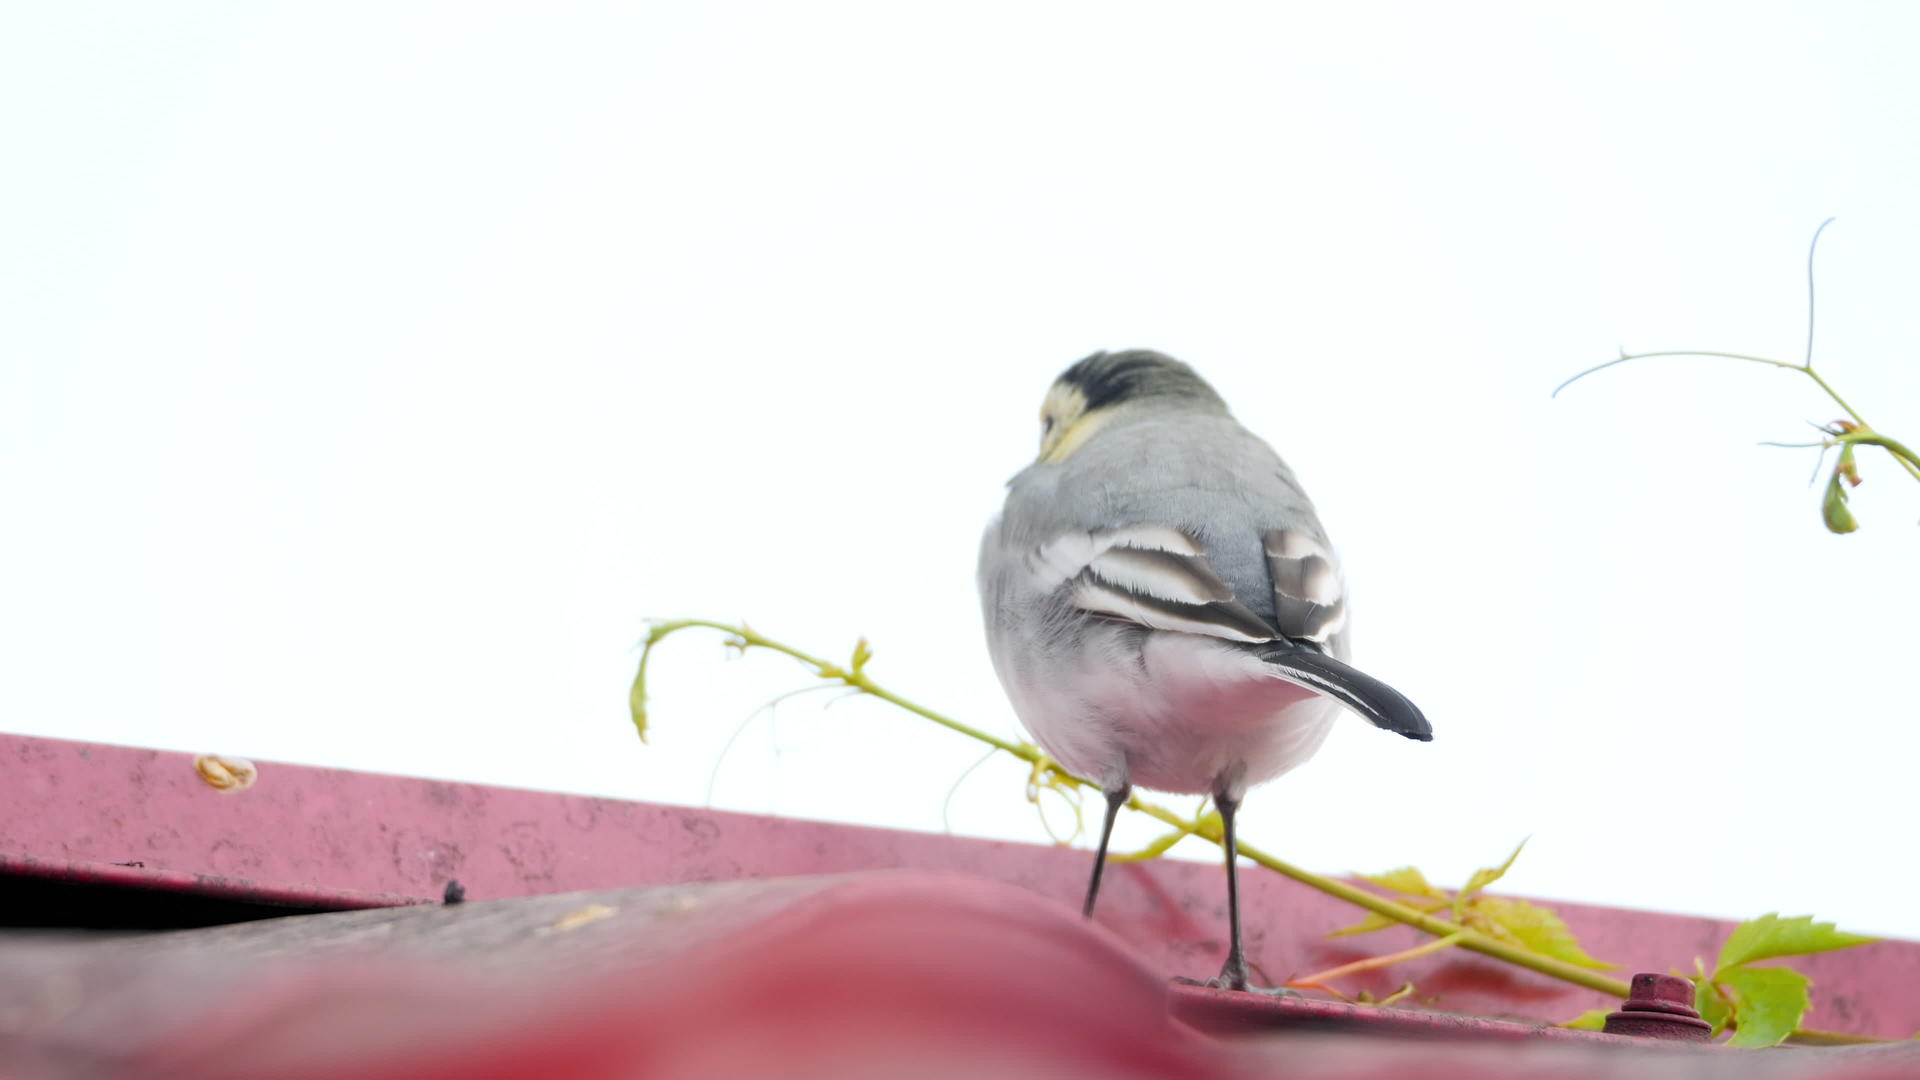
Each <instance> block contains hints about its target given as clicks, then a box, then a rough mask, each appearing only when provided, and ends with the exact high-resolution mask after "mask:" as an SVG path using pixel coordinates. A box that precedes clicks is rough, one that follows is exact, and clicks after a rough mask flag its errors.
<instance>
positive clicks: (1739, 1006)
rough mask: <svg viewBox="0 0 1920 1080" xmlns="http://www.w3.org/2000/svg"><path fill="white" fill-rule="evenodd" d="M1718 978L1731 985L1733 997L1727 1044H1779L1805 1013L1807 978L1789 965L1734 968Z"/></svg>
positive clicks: (1755, 1045)
mask: <svg viewBox="0 0 1920 1080" xmlns="http://www.w3.org/2000/svg"><path fill="white" fill-rule="evenodd" d="M1719 981H1720V982H1721V983H1723V984H1725V985H1726V986H1728V987H1731V988H1732V989H1733V993H1734V997H1735V1001H1734V1023H1735V1024H1736V1025H1737V1027H1736V1030H1735V1031H1734V1033H1733V1038H1732V1039H1730V1040H1728V1045H1729V1046H1744V1047H1747V1048H1749V1049H1758V1048H1760V1047H1766V1046H1778V1045H1780V1043H1781V1041H1782V1040H1784V1039H1785V1038H1786V1037H1787V1036H1788V1035H1791V1034H1793V1029H1794V1028H1796V1027H1799V1026H1800V1018H1801V1017H1802V1016H1805V1015H1806V1014H1807V1002H1808V1000H1809V999H1808V996H1807V987H1808V986H1809V985H1810V981H1809V980H1808V979H1807V977H1806V976H1805V975H1802V974H1800V973H1799V972H1797V971H1795V970H1793V969H1792V968H1781V967H1771V968H1755V967H1741V968H1734V969H1733V970H1732V971H1728V972H1725V973H1723V974H1722V975H1721V976H1720V977H1719Z"/></svg>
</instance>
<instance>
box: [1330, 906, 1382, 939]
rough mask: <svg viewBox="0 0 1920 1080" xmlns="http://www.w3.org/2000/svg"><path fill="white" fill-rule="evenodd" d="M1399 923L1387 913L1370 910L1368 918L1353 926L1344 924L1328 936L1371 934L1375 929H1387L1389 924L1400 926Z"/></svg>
mask: <svg viewBox="0 0 1920 1080" xmlns="http://www.w3.org/2000/svg"><path fill="white" fill-rule="evenodd" d="M1399 925H1400V922H1399V920H1397V919H1389V918H1387V917H1386V916H1385V915H1382V914H1380V913H1379V912H1377V911H1370V912H1368V913H1367V917H1366V918H1364V919H1361V920H1360V921H1359V922H1357V923H1354V924H1353V925H1352V926H1343V927H1341V928H1340V929H1338V930H1335V931H1334V932H1333V933H1331V934H1328V935H1327V936H1328V937H1349V936H1351V935H1353V934H1371V933H1373V932H1374V931H1375V930H1385V929H1386V928H1387V927H1389V926H1399Z"/></svg>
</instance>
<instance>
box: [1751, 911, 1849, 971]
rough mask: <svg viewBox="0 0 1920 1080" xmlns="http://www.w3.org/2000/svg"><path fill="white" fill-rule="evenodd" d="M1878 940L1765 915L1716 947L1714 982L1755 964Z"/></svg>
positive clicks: (1802, 919)
mask: <svg viewBox="0 0 1920 1080" xmlns="http://www.w3.org/2000/svg"><path fill="white" fill-rule="evenodd" d="M1878 940H1880V939H1879V938H1873V937H1867V936H1866V935H1864V934H1849V933H1846V932H1845V931H1842V930H1836V929H1834V926H1833V924H1832V923H1817V922H1814V921H1813V916H1811V915H1796V916H1793V917H1791V918H1786V919H1783V918H1781V917H1780V916H1779V915H1776V914H1773V913H1768V914H1766V915H1762V916H1760V917H1759V918H1757V919H1750V920H1748V921H1746V922H1743V923H1741V924H1740V925H1739V926H1736V927H1734V929H1733V933H1732V934H1731V935H1729V936H1728V937H1727V943H1726V944H1725V945H1722V946H1721V947H1720V963H1719V966H1718V967H1717V968H1716V969H1715V972H1714V978H1716V979H1718V978H1719V977H1720V976H1721V975H1723V974H1725V973H1726V972H1728V971H1729V970H1731V969H1733V968H1737V967H1739V966H1740V965H1742V964H1750V963H1753V962H1754V961H1756V960H1770V959H1772V958H1773V957H1776V956H1805V955H1807V954H1808V953H1821V952H1831V951H1832V950H1834V949H1846V948H1851V947H1852V946H1855V945H1865V944H1867V943H1868V942H1871V941H1878Z"/></svg>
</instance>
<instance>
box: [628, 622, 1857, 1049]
mask: <svg viewBox="0 0 1920 1080" xmlns="http://www.w3.org/2000/svg"><path fill="white" fill-rule="evenodd" d="M691 629H705V630H716V631H719V632H720V633H723V634H726V635H727V638H726V641H725V645H726V646H727V647H728V648H731V649H734V650H736V651H738V652H739V653H741V654H742V655H744V654H745V653H747V652H748V651H749V650H752V649H765V650H768V651H770V652H775V653H779V654H781V655H784V656H787V657H789V658H791V659H793V660H796V661H798V662H799V663H800V664H802V665H803V666H805V667H806V668H807V669H809V670H810V671H811V672H812V673H813V674H814V676H815V677H817V678H819V679H822V680H825V681H827V682H829V683H833V684H837V685H840V686H844V687H847V688H849V689H852V690H855V691H857V692H859V693H861V694H866V695H868V696H871V697H876V698H879V699H880V700H882V701H885V702H887V703H889V704H891V705H894V706H897V707H899V708H901V709H905V710H906V711H908V712H910V713H913V714H914V715H916V716H919V717H922V718H924V719H927V720H931V721H933V722H934V723H936V724H939V725H940V726H942V727H945V728H948V729H950V730H952V731H955V732H958V733H959V734H962V735H965V736H967V737H968V738H970V739H974V740H977V741H979V742H982V743H985V744H987V745H988V746H990V747H992V748H993V750H994V751H998V752H1001V753H1005V754H1009V755H1011V756H1013V757H1015V758H1018V759H1020V760H1021V761H1024V762H1026V763H1027V764H1028V765H1029V766H1031V767H1032V772H1031V773H1030V777H1029V780H1028V785H1027V794H1028V798H1029V799H1030V800H1035V801H1037V799H1038V797H1039V792H1040V791H1041V790H1053V791H1056V792H1059V793H1060V794H1062V795H1063V796H1067V797H1068V798H1069V801H1071V802H1073V803H1074V804H1075V806H1076V808H1077V806H1078V798H1077V796H1078V795H1079V794H1080V793H1081V792H1083V791H1087V790H1092V791H1098V786H1097V785H1095V784H1093V783H1091V782H1090V781H1087V780H1085V779H1083V778H1081V777H1078V776H1074V775H1072V774H1071V773H1068V772H1066V771H1065V770H1063V769H1061V768H1060V767H1059V765H1058V764H1056V763H1055V762H1054V761H1053V760H1052V759H1050V758H1048V757H1047V756H1046V755H1045V754H1043V753H1042V752H1041V751H1040V749H1039V748H1038V747H1036V746H1034V745H1033V744H1032V743H1026V742H1017V743H1016V742H1009V741H1007V740H1006V739H1002V738H999V737H997V736H995V735H991V734H989V733H987V732H985V731H981V730H980V729H978V728H975V727H972V726H970V725H968V724H964V723H962V722H960V721H958V720H955V719H953V718H951V717H949V716H946V715H943V714H941V713H939V712H936V711H934V710H932V709H929V708H927V707H926V706H924V705H920V704H918V703H916V702H913V701H909V700H908V699H906V698H904V697H901V696H900V695H899V694H896V693H894V692H893V691H891V690H888V689H886V688H885V687H883V686H881V685H879V684H878V683H876V682H874V681H873V678H872V676H870V675H869V674H868V673H867V666H868V664H869V662H870V661H871V660H872V659H873V649H872V647H871V646H869V645H868V643H867V640H866V639H865V638H861V639H860V640H859V641H858V642H857V643H856V644H855V645H854V649H853V654H852V657H851V659H850V660H849V662H848V663H847V664H845V665H841V664H836V663H834V662H832V661H829V660H826V659H824V658H822V657H819V656H815V655H813V654H811V653H807V652H803V651H801V650H800V649H797V648H795V647H793V646H791V645H787V644H785V643H783V642H780V641H776V640H774V639H773V638H769V637H767V636H765V635H764V634H761V633H760V632H759V631H757V630H754V629H753V628H752V627H750V626H748V625H747V624H745V623H744V622H743V623H738V624H735V623H724V622H717V621H714V620H711V619H669V620H660V621H656V622H653V623H651V624H650V626H649V629H648V632H647V638H646V641H645V643H644V644H643V646H642V648H641V651H640V662H639V667H638V670H637V671H636V672H635V675H634V680H633V687H632V689H631V691H630V692H629V694H628V704H629V706H630V708H631V710H632V716H633V724H634V728H635V730H636V731H637V732H638V734H639V736H640V738H641V740H642V741H643V742H644V741H645V740H646V737H647V728H648V723H649V717H648V713H647V666H648V662H649V661H650V660H651V659H652V656H653V650H654V649H655V648H657V647H658V646H659V645H660V643H661V642H662V641H664V640H666V639H667V638H668V637H670V636H671V635H673V634H676V633H679V632H680V631H683V630H691ZM1126 807H1127V809H1129V810H1132V811H1134V812H1136V813H1140V814H1145V815H1146V816H1148V817H1150V818H1153V819H1155V820H1157V821H1160V822H1163V823H1165V824H1167V825H1169V826H1172V828H1173V830H1174V831H1173V832H1172V833H1170V834H1168V835H1167V836H1163V837H1161V838H1160V839H1159V840H1156V841H1154V843H1152V844H1151V845H1149V846H1148V848H1147V849H1146V850H1145V851H1142V852H1138V853H1135V854H1133V855H1125V856H1122V855H1115V856H1110V857H1111V858H1115V859H1121V860H1126V859H1139V858H1151V857H1153V856H1156V855H1159V854H1160V853H1162V852H1164V851H1166V850H1168V849H1169V848H1171V847H1173V845H1174V844H1175V843H1178V842H1179V841H1180V840H1182V839H1185V838H1186V837H1188V836H1197V837H1199V838H1201V839H1203V840H1206V841H1209V842H1211V843H1213V844H1216V845H1220V844H1223V843H1224V842H1225V841H1224V837H1223V834H1222V830H1221V828H1220V819H1219V815H1218V814H1217V813H1196V814H1195V816H1193V817H1192V818H1187V817H1182V816H1181V815H1180V814H1178V813H1176V812H1175V811H1173V810H1169V809H1167V808H1166V807H1164V806H1161V805H1159V804H1157V803H1152V802H1148V801H1146V800H1144V799H1142V798H1140V797H1139V796H1138V795H1134V796H1132V797H1131V798H1129V799H1128V800H1127V802H1126ZM1203 809H1204V804H1203ZM1523 846H1524V845H1523ZM1239 847H1240V854H1241V856H1242V857H1244V858H1246V859H1249V860H1251V861H1252V862H1254V863H1256V864H1258V865H1260V866H1263V867H1266V868H1267V869H1269V870H1272V871H1274V872H1276V873H1279V874H1282V875H1284V876H1286V877H1289V878H1292V879H1293V880H1295V881H1298V882H1300V883H1301V884H1303V885H1306V886H1308V887H1310V888H1313V889H1317V890H1319V891H1320V892H1323V893H1326V894H1327V895H1329V896H1334V897H1337V898H1339V899H1341V900H1344V901H1346V902H1347V903H1350V904H1353V905H1355V906H1357V907H1361V908H1365V909H1366V910H1367V911H1368V912H1370V913H1371V915H1370V916H1369V917H1368V919H1367V920H1365V921H1364V922H1362V923H1360V924H1357V925H1355V926H1352V927H1348V928H1346V929H1345V930H1343V931H1339V933H1364V932H1367V931H1370V930H1377V929H1382V928H1384V927H1386V926H1390V925H1393V924H1395V923H1400V924H1404V925H1407V926H1411V927H1413V928H1415V929H1417V930H1420V931H1422V932H1424V933H1427V934H1430V935H1432V936H1433V937H1435V938H1438V939H1441V941H1440V942H1435V943H1429V944H1428V945H1424V946H1420V947H1418V948H1416V949H1413V950H1408V951H1407V952H1406V953H1403V954H1395V956H1394V957H1392V958H1380V959H1379V960H1377V961H1376V962H1374V963H1365V962H1363V963H1362V964H1359V965H1347V966H1345V967H1343V968H1340V969H1336V970H1335V971H1334V972H1327V973H1322V974H1320V975H1319V976H1315V977H1314V978H1315V979H1316V980H1325V979H1328V978H1330V977H1333V976H1335V975H1337V974H1340V973H1344V972H1347V971H1349V970H1357V969H1359V968H1366V967H1373V966H1379V965H1380V963H1382V962H1391V961H1393V960H1399V959H1407V958H1411V957H1412V956H1416V955H1424V954H1426V953H1428V952H1433V951H1437V950H1438V949H1441V948H1452V947H1458V948H1462V949H1466V950H1468V951H1471V952H1476V953H1480V954H1482V955H1484V956H1490V957H1493V958H1495V959H1497V960H1502V961H1505V962H1507V963H1510V964H1514V965H1517V966H1519V967H1523V968H1526V969H1528V970H1530V971H1534V972H1537V973H1539V974H1541V975H1545V976H1548V977H1549V978H1554V979H1559V980H1561V981H1563V982H1567V983H1572V984H1574V985H1577V986H1583V987H1586V988H1587V989H1589V990H1596V991H1599V992H1600V993H1603V994H1607V995H1609V996H1611V997H1615V998H1625V997H1626V996H1627V995H1628V993H1629V986H1628V984H1627V983H1626V982H1625V981H1623V980H1621V979H1617V978H1614V977H1612V976H1609V975H1604V974H1601V973H1600V972H1599V971H1598V970H1595V969H1596V968H1603V967H1611V966H1613V965H1609V964H1604V963H1602V962H1600V961H1597V960H1595V959H1593V958H1592V957H1590V956H1587V955H1586V953H1585V952H1583V951H1581V950H1580V948H1579V946H1578V945H1577V944H1575V943H1574V942H1573V940H1572V935H1571V934H1570V933H1569V932H1567V930H1566V927H1565V924H1564V923H1562V922H1560V920H1559V918H1558V917H1557V916H1555V915H1553V914H1552V913H1551V912H1550V911H1548V910H1547V909H1545V908H1541V907H1538V906H1536V905H1529V904H1527V903H1525V902H1524V901H1516V900H1507V899H1504V898H1496V897H1485V896H1480V895H1479V892H1480V890H1481V889H1482V888H1484V887H1485V886H1487V885H1489V884H1492V883H1493V882H1494V881H1496V880H1498V879H1499V877H1500V876H1501V875H1502V874H1504V873H1505V872H1506V871H1507V869H1508V868H1509V867H1511V866H1512V865H1513V861H1514V858H1517V857H1518V856H1519V854H1520V852H1519V850H1518V849H1516V850H1515V851H1514V853H1513V857H1510V858H1508V859H1507V861H1506V863H1505V864H1504V865H1502V866H1500V867H1498V868H1493V869H1487V870H1482V871H1479V872H1478V873H1476V874H1475V875H1474V877H1473V880H1472V881H1470V882H1469V883H1468V887H1467V888H1465V889H1462V890H1461V891H1460V892H1459V893H1458V894H1455V895H1449V894H1447V893H1445V892H1444V891H1442V890H1438V889H1435V888H1433V887H1432V886H1430V885H1428V884H1427V883H1426V880H1425V878H1424V877H1422V876H1421V875H1420V873H1419V871H1417V870H1413V869H1412V868H1410V867H1409V868H1405V869H1402V870H1397V871H1392V872H1390V873H1388V874H1384V875H1377V876H1373V877H1367V878H1365V879H1364V880H1368V881H1370V882H1372V883H1374V884H1376V885H1379V886H1381V887H1383V888H1387V889H1390V890H1392V891H1394V892H1398V893H1400V894H1401V895H1402V896H1404V897H1406V901H1405V902H1402V901H1399V900H1394V899H1390V898H1388V897H1385V896H1381V895H1378V894H1375V893H1372V892H1368V891H1367V890H1366V889H1363V888H1360V887H1359V886H1356V885H1353V884H1350V883H1348V882H1346V881H1342V880H1339V879H1338V878H1331V877H1326V876H1324V875H1321V874H1316V873H1313V872H1312V871H1310V870H1306V869H1303V868H1301V867H1298V866H1295V865H1293V864H1292V863H1289V862H1286V861H1285V860H1282V859H1280V858H1277V857H1275V856H1273V855H1271V854H1268V853H1267V852H1266V851H1263V850H1261V849H1260V848H1258V847H1256V846H1254V845H1252V844H1249V843H1247V842H1246V840H1244V839H1242V840H1241V841H1240V844H1239ZM1442 911H1444V912H1445V913H1446V915H1448V916H1451V918H1448V917H1445V916H1443V915H1442V914H1440V912H1442ZM1768 918H1772V916H1768ZM1749 925H1750V924H1749ZM1829 929H1831V928H1830V927H1829ZM1866 940H1870V939H1867V938H1856V939H1855V940H1853V941H1849V942H1847V944H1854V943H1857V942H1860V941H1866ZM1828 947H1839V946H1828ZM1770 955H1787V954H1786V953H1772V954H1770ZM1315 985H1316V986H1317V985H1318V983H1317V982H1316V983H1315ZM1319 988H1321V989H1325V988H1324V987H1319ZM1403 992H1404V991H1403ZM1394 996H1395V997H1398V996H1400V995H1399V994H1396V995H1394ZM1804 1011H1805V1008H1804V1004H1803V1005H1802V1008H1801V1009H1800V1012H1798V1013H1795V1014H1794V1016H1793V1019H1794V1020H1795V1022H1797V1020H1798V1018H1799V1015H1800V1013H1803V1012H1804ZM1585 1019H1586V1018H1584V1017H1583V1018H1582V1021H1584V1020H1585ZM1728 1021H1734V1022H1735V1023H1736V1025H1737V1020H1736V1018H1734V1017H1727V1018H1725V1019H1723V1021H1722V1022H1723V1023H1726V1022H1728ZM1577 1022H1578V1021H1577ZM1781 1037H1783V1038H1787V1037H1790V1038H1792V1040H1793V1041H1795V1042H1800V1043H1806V1044H1814V1045H1837V1044H1844V1043H1856V1042H1877V1041H1880V1040H1876V1039H1869V1038H1864V1037H1860V1036H1854V1035H1847V1034H1842V1033H1837V1032H1827V1031H1815V1030H1809V1029H1804V1028H1797V1027H1793V1026H1792V1025H1788V1027H1787V1028H1786V1029H1784V1030H1783V1033H1782V1036H1781ZM1776 1041H1778V1040H1776Z"/></svg>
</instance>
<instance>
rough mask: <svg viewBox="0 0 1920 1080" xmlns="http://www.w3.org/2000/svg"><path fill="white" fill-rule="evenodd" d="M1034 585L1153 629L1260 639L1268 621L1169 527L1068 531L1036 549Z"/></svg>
mask: <svg viewBox="0 0 1920 1080" xmlns="http://www.w3.org/2000/svg"><path fill="white" fill-rule="evenodd" d="M1029 565H1030V566H1031V568H1032V569H1033V571H1034V574H1035V576H1036V578H1037V579H1038V581H1037V584H1039V586H1040V587H1041V588H1042V589H1045V590H1048V591H1051V590H1053V589H1056V588H1060V587H1062V586H1064V587H1065V588H1066V589H1067V591H1068V595H1069V596H1070V597H1071V599H1072V601H1073V603H1074V604H1076V605H1077V606H1079V607H1080V608H1081V609H1082V610H1085V611H1088V612H1092V613H1094V614H1098V615H1107V616H1111V617H1113V618H1118V619H1126V620H1128V621H1129V622H1135V623H1139V624H1140V625H1142V626H1146V627H1150V628H1152V629H1155V630H1180V631H1184V632H1186V633H1190V634H1207V635H1210V636H1212V637H1217V638H1224V639H1226V640H1228V641H1243V642H1263V641H1271V640H1273V638H1274V628H1273V627H1272V626H1270V625H1269V624H1268V623H1267V621H1266V620H1265V619H1263V618H1261V617H1260V616H1259V615H1257V614H1255V613H1254V612H1253V611H1252V610H1251V609H1249V608H1248V607H1247V606H1246V605H1245V604H1242V603H1240V601H1238V600H1237V599H1235V598H1234V594H1233V589H1232V587H1231V586H1229V585H1228V584H1227V583H1226V582H1224V581H1222V580H1221V579H1220V576H1219V575H1218V574H1216V573H1214V570H1213V567H1212V566H1210V565H1208V563H1207V556H1206V552H1205V551H1204V550H1203V549H1202V548H1201V546H1200V543H1199V541H1197V540H1195V539H1194V538H1193V537H1192V536H1189V535H1188V534H1186V533H1184V532H1182V531H1180V530H1178V529H1173V528H1168V527H1165V526H1159V525H1136V526H1130V527H1128V528H1124V529H1113V530H1105V531H1100V532H1084V533H1082V532H1076V533H1068V534H1066V535H1064V536H1060V537H1057V538H1055V539H1054V540H1052V541H1049V542H1048V543H1047V544H1045V545H1043V546H1041V547H1040V548H1039V550H1037V551H1036V552H1034V554H1033V556H1032V558H1031V559H1030V562H1029Z"/></svg>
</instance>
